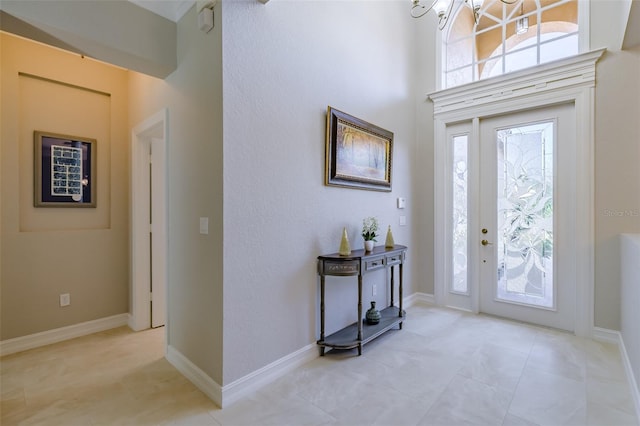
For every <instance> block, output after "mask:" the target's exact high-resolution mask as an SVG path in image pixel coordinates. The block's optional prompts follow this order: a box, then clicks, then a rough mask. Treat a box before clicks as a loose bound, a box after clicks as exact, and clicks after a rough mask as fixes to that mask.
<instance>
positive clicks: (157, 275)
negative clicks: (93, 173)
mask: <svg viewBox="0 0 640 426" xmlns="http://www.w3.org/2000/svg"><path fill="white" fill-rule="evenodd" d="M167 137H168V111H167V110H166V109H164V110H162V111H160V112H158V113H156V114H154V115H153V116H151V117H149V118H148V119H146V120H144V121H143V122H142V123H140V124H138V125H137V126H135V127H134V128H133V131H132V144H131V150H132V151H131V158H132V161H131V164H132V170H131V182H132V189H131V197H132V199H131V225H132V229H131V235H132V241H131V265H132V291H131V312H132V314H131V320H130V322H129V326H130V327H131V328H132V329H133V330H136V331H138V330H144V329H147V328H155V327H161V326H164V325H165V323H166V319H167V276H168V273H167V178H166V177H167V161H166V152H167Z"/></svg>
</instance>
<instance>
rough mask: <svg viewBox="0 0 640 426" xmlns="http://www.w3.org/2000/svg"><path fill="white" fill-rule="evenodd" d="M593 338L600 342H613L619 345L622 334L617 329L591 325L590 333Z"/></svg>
mask: <svg viewBox="0 0 640 426" xmlns="http://www.w3.org/2000/svg"><path fill="white" fill-rule="evenodd" d="M591 337H592V338H593V340H598V341H600V342H607V343H613V344H616V345H620V344H621V342H622V336H621V334H620V332H619V331H615V330H608V329H606V328H600V327H593V333H592V334H591Z"/></svg>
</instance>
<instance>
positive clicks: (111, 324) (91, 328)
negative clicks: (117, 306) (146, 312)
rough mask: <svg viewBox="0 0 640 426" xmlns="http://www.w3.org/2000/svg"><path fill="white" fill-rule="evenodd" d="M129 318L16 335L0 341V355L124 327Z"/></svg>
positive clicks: (103, 320) (104, 319) (126, 316)
mask: <svg viewBox="0 0 640 426" xmlns="http://www.w3.org/2000/svg"><path fill="white" fill-rule="evenodd" d="M128 319H129V314H118V315H113V316H110V317H106V318H100V319H97V320H93V321H87V322H82V323H80V324H74V325H69V326H66V327H61V328H55V329H53V330H47V331H42V332H40V333H35V334H29V335H27V336H21V337H16V338H14V339H8V340H3V341H1V342H0V356H5V355H9V354H13V353H16V352H22V351H26V350H28V349H33V348H38V347H40V346H45V345H50V344H52V343H58V342H62V341H64V340H69V339H75V338H76V337H82V336H86V335H88V334H93V333H97V332H100V331H104V330H110V329H112V328H116V327H122V326H123V325H127V324H128Z"/></svg>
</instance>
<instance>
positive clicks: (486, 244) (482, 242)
mask: <svg viewBox="0 0 640 426" xmlns="http://www.w3.org/2000/svg"><path fill="white" fill-rule="evenodd" d="M480 244H482V245H483V246H490V245H492V244H493V243H490V242H489V241H487V240H482V241H480Z"/></svg>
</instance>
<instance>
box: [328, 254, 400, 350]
mask: <svg viewBox="0 0 640 426" xmlns="http://www.w3.org/2000/svg"><path fill="white" fill-rule="evenodd" d="M406 251H407V247H405V246H401V245H395V246H393V248H388V247H384V246H378V247H374V249H373V251H369V252H365V251H364V250H353V251H352V252H351V254H350V255H348V256H342V255H340V254H338V253H333V254H327V255H322V256H318V275H320V339H319V340H318V341H317V343H318V345H319V346H320V355H321V356H323V355H324V350H325V348H336V349H353V348H356V347H357V348H358V355H362V346H363V345H364V344H365V343H367V342H369V341H371V340H373V339H375V338H376V337H378V336H380V335H381V334H382V333H384V332H386V331H388V330H390V329H391V328H393V327H395V326H398V328H399V329H400V330H402V321H403V320H404V318H405V316H406V313H405V311H404V310H403V309H402V266H403V264H404V260H405V254H406ZM396 265H399V270H400V271H399V278H400V279H399V285H398V303H399V306H398V307H396V306H394V302H393V297H394V292H395V289H394V275H395V274H394V272H395V271H394V268H395V266H396ZM379 269H385V271H387V272H388V271H389V270H390V271H391V278H390V279H388V280H387V282H389V283H390V286H391V303H390V304H389V306H388V307H386V308H385V309H381V310H380V315H381V317H382V318H380V322H379V323H378V324H372V325H371V324H366V323H364V319H363V315H362V280H363V276H364V275H365V274H367V273H368V272H372V271H376V270H379ZM326 276H341V277H346V276H357V277H358V316H357V318H358V321H356V322H355V323H353V324H351V325H349V326H347V327H345V328H343V329H342V330H339V331H337V332H335V333H333V334H331V335H329V336H325V335H324V323H325V320H324V318H325V306H324V292H325V277H326Z"/></svg>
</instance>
